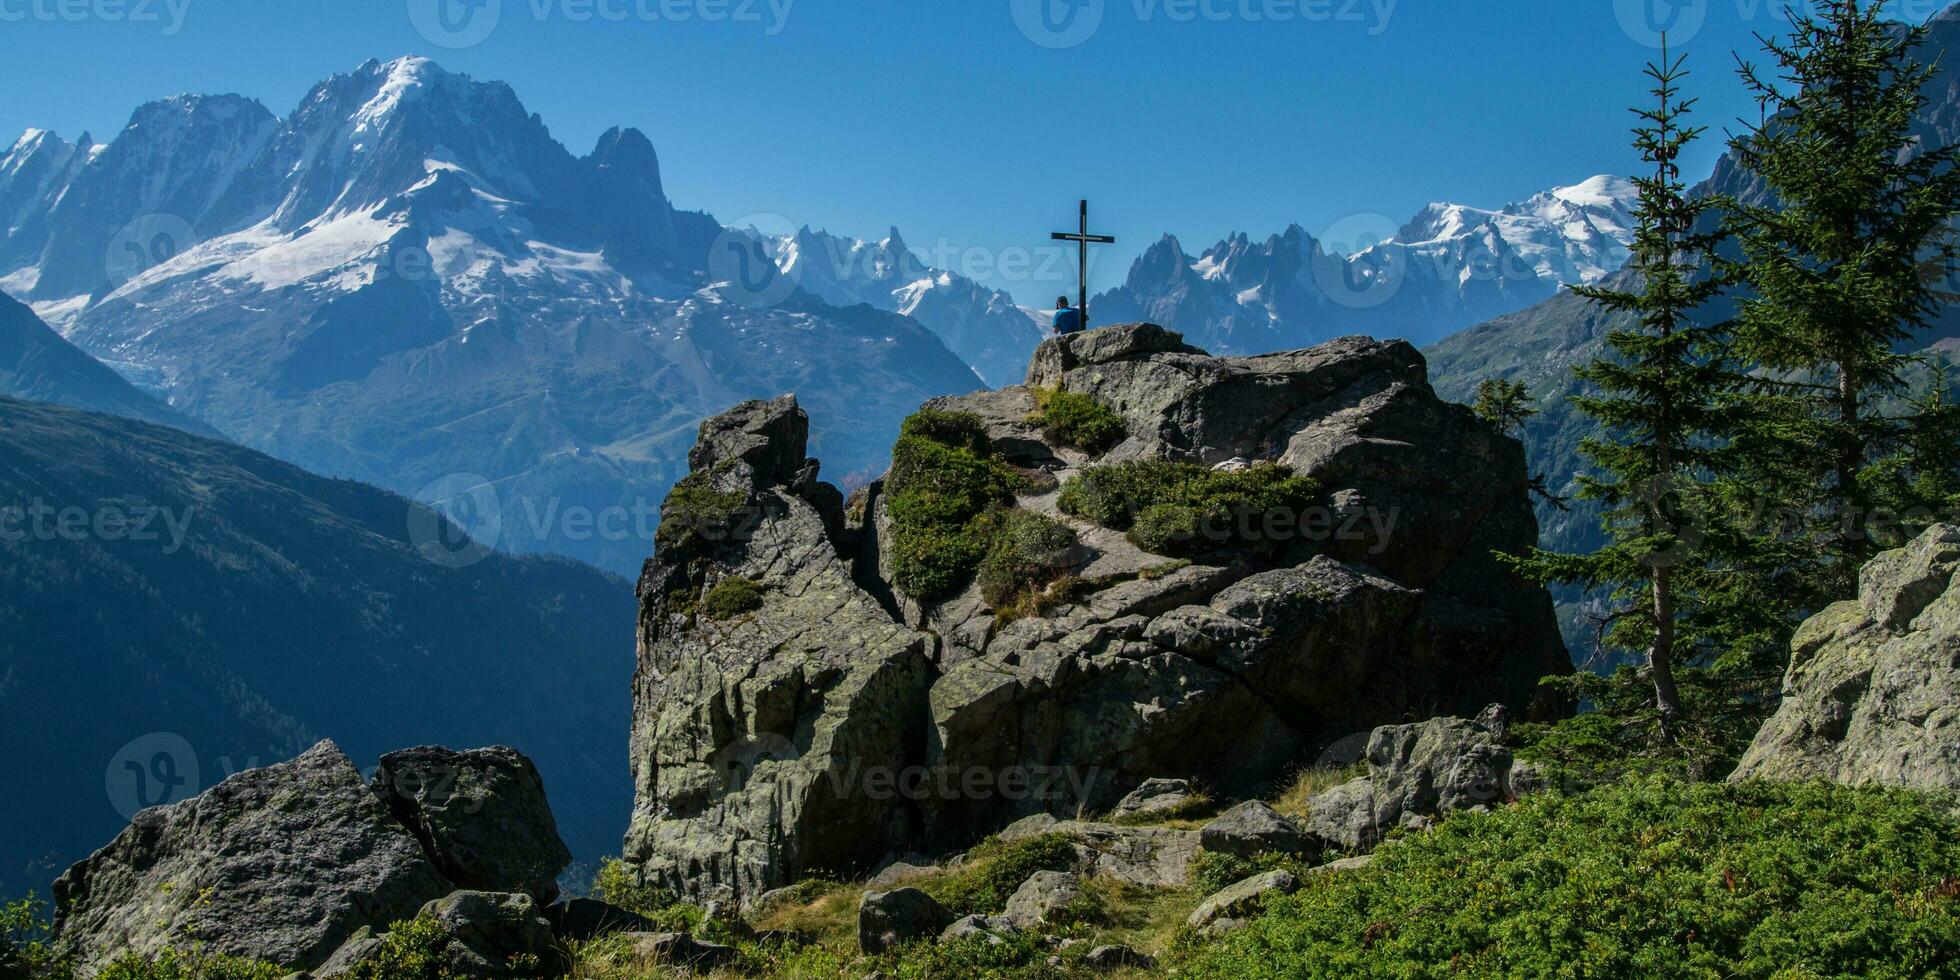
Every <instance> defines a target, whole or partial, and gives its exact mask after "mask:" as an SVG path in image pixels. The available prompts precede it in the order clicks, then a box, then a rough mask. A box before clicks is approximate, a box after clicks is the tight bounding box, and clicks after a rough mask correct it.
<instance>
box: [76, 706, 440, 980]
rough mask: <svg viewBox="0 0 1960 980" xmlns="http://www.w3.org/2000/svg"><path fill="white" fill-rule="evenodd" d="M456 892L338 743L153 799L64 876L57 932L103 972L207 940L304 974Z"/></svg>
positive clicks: (82, 960)
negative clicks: (155, 802)
mask: <svg viewBox="0 0 1960 980" xmlns="http://www.w3.org/2000/svg"><path fill="white" fill-rule="evenodd" d="M449 890H450V886H449V884H448V883H447V882H445V881H443V879H442V877H441V876H440V875H439V874H437V873H436V869H435V867H434V866H433V865H431V864H430V863H429V860H428V858H427V857H426V856H425V855H424V854H423V851H422V847H421V845H420V844H418V843H417V842H416V840H415V838H414V837H413V836H411V835H410V834H409V832H408V831H407V830H405V829H403V827H402V826H401V825H400V824H398V823H396V822H395V820H394V819H393V818H392V817H391V816H390V815H389V813H388V809H387V807H386V806H384V805H383V804H382V802H381V801H380V800H379V799H377V798H376V797H375V795H374V794H373V793H372V792H370V791H369V790H368V787H367V784H366V783H364V782H363V781H362V780H361V774H360V772H359V771H358V770H356V769H355V768H354V764H353V763H352V762H351V761H349V760H348V758H347V756H346V755H344V754H342V753H341V751H340V749H339V748H338V747H336V746H335V745H334V744H333V743H332V742H321V743H320V744H318V745H315V746H314V747H313V748H311V749H308V750H307V751H306V752H305V753H303V754H302V755H300V756H299V757H298V758H296V759H293V760H292V761H290V762H283V763H279V764H278V765H272V766H266V767H264V768H261V769H248V770H246V771H244V772H241V773H238V774H237V775H234V776H232V777H230V778H228V779H226V780H225V781H224V782H221V783H219V784H218V785H217V786H214V787H212V788H211V789H209V790H206V791H205V792H203V793H200V794H199V795H197V796H194V797H192V798H190V799H188V800H184V801H183V802H181V803H173V804H169V805H167V806H160V807H152V808H150V809H148V810H144V811H143V812H141V813H138V814H137V815H136V818H135V819H134V820H132V821H131V822H130V825H129V827H128V828H126V829H124V830H123V832H122V833H121V834H119V835H117V836H116V839H115V840H113V841H111V842H110V843H109V844H108V845H107V846H105V847H103V848H102V849H101V850H99V851H96V852H95V853H94V854H93V855H91V856H89V857H88V858H87V859H86V860H84V861H82V862H80V863H78V864H76V865H75V866H74V867H72V868H69V869H68V872H67V873H66V874H63V875H62V876H61V878H60V879H59V880H58V881H56V882H55V885H54V898H55V936H56V941H57V943H58V944H59V946H60V948H61V949H62V950H64V951H66V952H68V953H70V954H73V955H74V956H75V957H76V958H77V961H78V964H77V965H78V966H79V967H80V968H81V969H82V971H83V972H84V973H88V974H92V973H93V972H95V971H96V970H98V969H100V968H101V967H102V966H104V965H106V964H107V963H108V961H110V960H112V959H114V958H115V957H117V956H119V955H121V954H123V953H126V952H131V953H139V954H143V955H154V954H156V953H159V952H161V951H162V950H164V949H166V948H170V947H184V946H187V945H189V944H190V943H191V942H193V941H195V942H197V943H199V944H201V946H202V947H203V948H204V949H206V950H208V951H211V952H217V953H228V954H231V955H234V956H244V957H252V958H256V959H262V960H267V961H270V962H273V963H277V964H279V965H281V966H285V967H290V968H293V969H300V970H305V969H312V968H314V967H318V966H320V965H321V964H322V963H324V962H326V960H327V959H328V957H330V956H332V955H333V954H334V952H335V951H336V950H338V949H339V948H340V947H341V945H342V944H343V943H345V942H346V941H347V940H348V939H349V938H351V937H352V936H353V935H354V934H355V933H356V932H357V931H358V930H360V929H361V928H363V927H370V928H372V929H376V930H383V929H386V928H387V927H388V924H389V923H391V922H393V921H395V920H397V919H405V918H412V917H414V915H415V913H416V911H417V910H418V909H420V908H421V907H422V905H423V904H424V903H426V902H428V901H430V900H432V899H435V898H437V897H439V896H441V895H443V894H444V893H445V892H447V891H449Z"/></svg>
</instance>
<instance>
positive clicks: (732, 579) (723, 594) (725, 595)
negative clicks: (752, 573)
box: [701, 575, 762, 622]
mask: <svg viewBox="0 0 1960 980" xmlns="http://www.w3.org/2000/svg"><path fill="white" fill-rule="evenodd" d="M761 608H762V586H760V585H757V584H755V583H754V582H752V581H750V580H748V579H745V578H743V577H741V576H740V575H730V576H728V577H726V578H723V579H722V580H721V581H719V582H716V583H715V586H714V588H712V589H709V590H708V594H707V595H706V596H703V597H702V599H701V611H702V612H703V613H706V614H707V616H708V618H709V619H712V620H715V621H716V622H721V621H724V620H730V619H734V618H735V617H737V616H740V615H742V614H743V613H752V612H755V611H756V610H758V609H761Z"/></svg>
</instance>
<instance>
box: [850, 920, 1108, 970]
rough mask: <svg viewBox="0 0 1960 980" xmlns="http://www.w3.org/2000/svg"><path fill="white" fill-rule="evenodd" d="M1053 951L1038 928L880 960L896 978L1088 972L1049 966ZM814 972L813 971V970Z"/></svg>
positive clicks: (913, 948) (920, 947)
mask: <svg viewBox="0 0 1960 980" xmlns="http://www.w3.org/2000/svg"><path fill="white" fill-rule="evenodd" d="M1053 955H1055V953H1054V951H1053V950H1051V949H1049V948H1048V947H1047V946H1045V945H1043V944H1042V935H1041V933H1040V932H1039V931H1036V930H1029V931H1026V932H1016V933H1006V934H999V935H998V936H997V938H994V939H989V938H985V937H978V936H976V937H972V938H967V939H956V940H953V941H951V942H944V943H934V942H921V943H916V944H913V945H910V946H906V947H905V948H903V949H900V950H899V951H898V952H897V955H895V956H893V957H891V958H890V960H889V962H886V963H883V964H882V965H883V966H885V967H886V968H887V969H886V970H885V971H882V975H889V976H892V977H894V978H896V980H949V978H954V977H957V978H959V980H1062V978H1065V977H1078V976H1084V975H1087V974H1086V973H1085V972H1084V971H1081V970H1074V971H1071V970H1068V969H1065V968H1064V967H1061V966H1050V965H1049V964H1048V959H1049V957H1051V956H1053ZM813 975H814V974H813Z"/></svg>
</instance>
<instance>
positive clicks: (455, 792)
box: [374, 746, 572, 905]
mask: <svg viewBox="0 0 1960 980" xmlns="http://www.w3.org/2000/svg"><path fill="white" fill-rule="evenodd" d="M374 791H375V793H376V794H377V795H379V796H380V797H381V799H382V801H383V802H385V803H387V804H388V809H389V810H390V812H392V813H393V814H394V815H395V819H396V820H398V821H400V822H401V823H402V825H403V826H405V827H407V828H408V829H409V830H410V831H411V832H412V833H414V834H415V838H416V839H417V840H418V841H420V842H421V843H422V847H423V849H424V850H425V851H427V852H428V854H429V856H430V858H431V859H432V860H434V861H435V865H436V870H437V871H440V872H441V873H442V876H443V877H445V878H448V879H449V880H450V881H452V882H454V883H456V884H457V885H459V886H461V887H463V888H470V889H476V890H479V891H487V892H523V893H525V894H528V895H530V896H531V897H533V898H535V899H537V901H538V903H539V904H541V905H542V904H548V903H550V902H551V901H552V899H554V898H556V897H557V896H558V876H559V875H560V874H562V873H564V871H565V869H566V868H567V867H568V866H570V865H571V863H572V852H571V850H570V849H569V848H567V847H566V846H565V842H564V841H563V840H561V839H559V837H558V822H557V821H556V820H555V819H553V817H552V815H551V805H550V804H549V803H548V802H546V801H545V795H544V779H543V778H542V777H540V776H539V775H538V768H537V766H534V765H532V764H531V760H529V759H527V758H525V757H524V756H523V755H522V754H521V753H519V752H517V751H516V750H515V749H510V748H505V747H503V746H493V747H491V748H487V749H471V750H469V751H464V752H458V751H455V750H453V749H446V748H441V747H437V746H423V747H421V748H414V749H405V750H402V751H400V752H390V753H388V754H387V755H384V756H382V757H381V767H380V768H379V769H377V770H376V771H375V774H374Z"/></svg>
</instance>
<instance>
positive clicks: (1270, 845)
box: [1198, 800, 1320, 858]
mask: <svg viewBox="0 0 1960 980" xmlns="http://www.w3.org/2000/svg"><path fill="white" fill-rule="evenodd" d="M1198 843H1199V846H1201V847H1203V848H1204V849H1205V850H1207V851H1211V852H1213V853H1215V854H1236V855H1238V856H1239V857H1246V858H1250V857H1258V856H1259V855H1261V854H1305V853H1309V852H1318V851H1319V849H1320V842H1319V841H1318V840H1316V839H1314V838H1313V837H1311V836H1309V835H1308V834H1306V833H1305V832H1303V831H1301V830H1300V828H1299V827H1297V826H1295V825H1294V823H1293V821H1291V820H1288V819H1286V818H1285V817H1284V816H1281V815H1280V813H1279V811H1277V810H1274V809H1273V808H1272V807H1271V806H1269V805H1267V804H1266V803H1265V802H1263V801H1261V800H1247V801H1245V802H1244V803H1241V804H1239V805H1238V806H1235V807H1233V808H1231V809H1230V810H1227V811H1225V812H1224V813H1221V814H1219V815H1218V817H1217V818H1216V819H1214V820H1212V821H1211V822H1210V823H1207V824H1205V825H1204V827H1202V828H1200V829H1199V831H1198Z"/></svg>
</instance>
